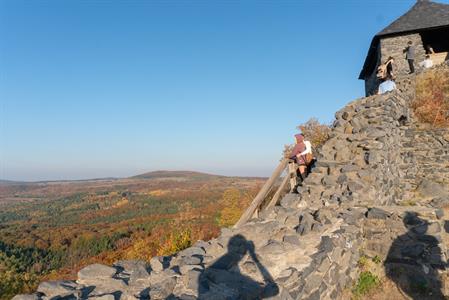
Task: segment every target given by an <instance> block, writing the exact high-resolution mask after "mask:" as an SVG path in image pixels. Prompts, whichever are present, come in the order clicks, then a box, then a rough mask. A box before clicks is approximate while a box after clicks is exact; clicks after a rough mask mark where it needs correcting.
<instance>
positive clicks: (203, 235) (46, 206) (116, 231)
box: [0, 171, 264, 299]
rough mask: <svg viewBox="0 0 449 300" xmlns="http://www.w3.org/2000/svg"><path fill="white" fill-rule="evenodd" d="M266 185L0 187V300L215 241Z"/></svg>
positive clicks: (157, 181)
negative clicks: (91, 267) (96, 268)
mask: <svg viewBox="0 0 449 300" xmlns="http://www.w3.org/2000/svg"><path fill="white" fill-rule="evenodd" d="M263 182H264V178H245V177H225V176H217V175H209V174H204V173H197V172H187V171H175V172H170V171H156V172H150V173H145V174H142V175H138V176H134V177H130V178H123V179H95V180H81V181H51V182H36V183H21V182H7V181H2V182H1V183H0V295H1V296H0V299H10V298H11V297H12V296H13V295H15V294H17V293H21V292H29V291H32V290H33V289H35V288H36V286H37V285H38V284H39V282H40V281H41V280H49V279H55V278H58V279H73V278H75V277H76V273H77V271H78V270H79V269H81V268H82V267H83V266H85V265H88V264H92V263H96V262H99V263H104V264H112V263H113V262H114V261H117V260H121V259H142V260H149V259H150V258H151V257H152V256H154V255H170V254H172V253H175V252H177V251H179V250H181V249H183V248H185V247H188V246H190V245H191V244H193V243H194V242H195V241H196V240H199V239H203V240H208V239H210V238H213V237H215V236H217V235H218V234H219V232H220V227H222V226H226V225H229V224H232V223H233V222H235V221H236V220H235V219H236V218H238V216H239V215H240V214H241V211H242V210H243V209H244V208H245V207H246V206H247V205H248V204H249V202H250V201H251V200H252V198H253V197H254V195H255V194H256V192H257V190H258V189H259V188H260V186H261V185H262V184H263Z"/></svg>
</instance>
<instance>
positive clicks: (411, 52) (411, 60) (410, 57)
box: [404, 41, 415, 74]
mask: <svg viewBox="0 0 449 300" xmlns="http://www.w3.org/2000/svg"><path fill="white" fill-rule="evenodd" d="M404 52H406V53H407V54H406V57H405V58H406V59H407V61H408V66H409V68H410V73H409V74H412V73H415V46H413V42H412V41H408V46H407V47H406V48H405V49H404Z"/></svg>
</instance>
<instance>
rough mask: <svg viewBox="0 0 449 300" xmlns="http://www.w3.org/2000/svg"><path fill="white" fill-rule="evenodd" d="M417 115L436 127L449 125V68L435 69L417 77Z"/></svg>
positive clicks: (415, 108)
mask: <svg viewBox="0 0 449 300" xmlns="http://www.w3.org/2000/svg"><path fill="white" fill-rule="evenodd" d="M412 108H413V110H414V112H415V115H416V117H417V118H418V120H419V121H421V122H423V123H428V124H432V126H434V127H449V70H448V69H435V70H429V71H427V72H424V73H421V74H420V75H418V76H417V78H416V98H415V101H414V102H413V103H412Z"/></svg>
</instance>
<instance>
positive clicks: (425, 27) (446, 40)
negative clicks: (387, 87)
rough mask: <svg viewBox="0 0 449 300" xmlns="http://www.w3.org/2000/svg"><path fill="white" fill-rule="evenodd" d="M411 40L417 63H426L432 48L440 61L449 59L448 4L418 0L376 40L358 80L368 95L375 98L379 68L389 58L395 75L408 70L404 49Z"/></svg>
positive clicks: (403, 73) (375, 37)
mask: <svg viewBox="0 0 449 300" xmlns="http://www.w3.org/2000/svg"><path fill="white" fill-rule="evenodd" d="M409 41H411V42H412V43H413V45H414V46H415V51H416V58H415V63H419V62H421V61H422V60H424V57H425V54H426V49H428V47H429V46H430V47H432V49H433V50H434V51H435V53H436V54H435V55H436V56H438V59H440V60H441V59H442V60H443V61H444V60H447V59H448V58H449V57H448V52H449V5H447V4H441V3H435V2H431V1H428V0H418V1H417V2H416V4H415V5H414V6H413V7H412V8H411V9H410V10H409V11H408V12H406V13H405V14H404V15H402V16H401V17H399V18H398V19H397V20H395V21H394V22H392V23H391V24H390V25H388V26H387V27H386V28H384V29H383V30H382V31H380V32H379V33H378V34H376V35H375V36H374V37H373V40H372V41H371V45H370V47H369V50H368V54H367V56H366V59H365V63H364V65H363V68H362V71H361V72H360V75H359V79H362V80H365V93H366V95H367V96H369V95H373V94H375V93H376V91H377V87H378V85H379V82H378V80H377V78H376V70H377V67H378V66H379V65H380V64H382V63H385V61H386V60H387V59H388V57H390V56H391V57H393V58H394V60H395V65H396V70H395V73H396V75H405V74H406V73H407V72H408V71H409V69H408V66H407V61H406V59H405V54H404V49H405V47H406V46H407V43H408V42H409Z"/></svg>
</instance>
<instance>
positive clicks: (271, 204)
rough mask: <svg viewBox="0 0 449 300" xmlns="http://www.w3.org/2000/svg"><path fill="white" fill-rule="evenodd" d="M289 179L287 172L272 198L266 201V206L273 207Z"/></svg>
mask: <svg viewBox="0 0 449 300" xmlns="http://www.w3.org/2000/svg"><path fill="white" fill-rule="evenodd" d="M289 179H290V176H289V174H288V173H287V174H285V177H284V179H283V180H282V183H281V185H280V186H279V188H278V190H277V191H276V194H274V196H273V199H271V201H270V203H268V205H267V208H269V207H273V206H275V205H276V204H277V203H278V201H279V198H281V193H282V191H283V190H284V189H285V187H286V186H287V183H288V180H289Z"/></svg>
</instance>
